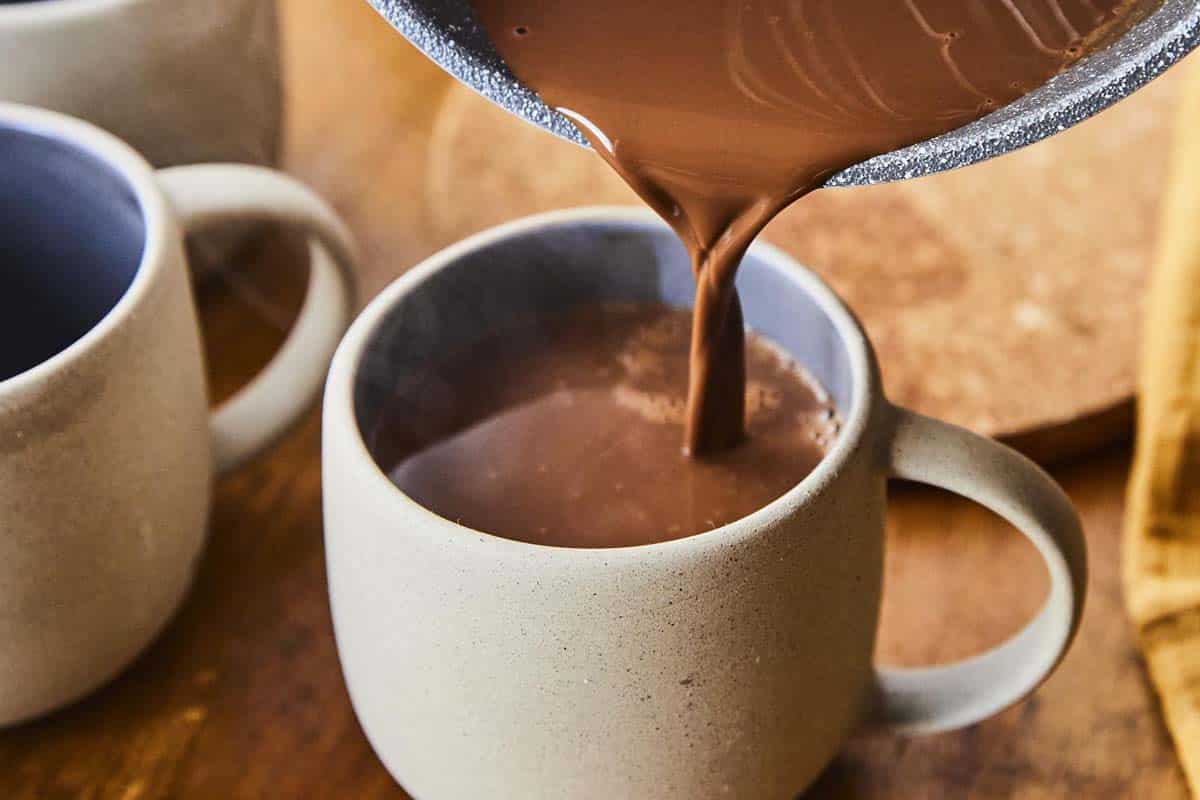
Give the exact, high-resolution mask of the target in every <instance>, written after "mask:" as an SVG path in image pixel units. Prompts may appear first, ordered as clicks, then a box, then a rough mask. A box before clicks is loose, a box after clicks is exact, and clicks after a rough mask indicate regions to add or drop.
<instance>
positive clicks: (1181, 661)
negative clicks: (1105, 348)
mask: <svg viewBox="0 0 1200 800" xmlns="http://www.w3.org/2000/svg"><path fill="white" fill-rule="evenodd" d="M1183 77H1184V80H1186V81H1187V84H1186V87H1185V89H1184V90H1183V92H1184V93H1185V94H1184V96H1186V97H1188V98H1190V99H1191V100H1192V101H1189V102H1186V103H1180V109H1181V113H1180V114H1179V120H1178V121H1179V125H1178V130H1177V133H1176V139H1175V142H1176V144H1175V148H1174V153H1173V160H1172V171H1171V176H1170V181H1169V184H1168V186H1167V189H1166V192H1165V199H1164V207H1163V217H1162V234H1161V240H1160V246H1159V251H1158V258H1157V263H1156V266H1155V272H1154V280H1153V282H1152V285H1151V288H1150V293H1149V302H1148V305H1147V309H1148V313H1147V315H1146V326H1145V330H1144V342H1143V349H1142V368H1141V375H1140V395H1139V407H1138V445H1137V455H1136V458H1135V461H1134V469H1133V475H1132V477H1131V479H1130V484H1129V497H1128V502H1127V504H1126V530H1125V552H1124V557H1125V563H1124V568H1125V600H1126V604H1127V605H1128V607H1129V613H1130V615H1131V616H1132V617H1133V621H1134V623H1135V624H1136V626H1137V628H1138V632H1139V634H1140V640H1141V645H1142V649H1143V651H1144V653H1145V656H1146V662H1147V664H1148V665H1149V668H1150V675H1151V678H1152V679H1153V681H1154V684H1155V687H1156V688H1157V690H1158V693H1159V696H1160V698H1161V700H1162V706H1163V712H1164V713H1165V715H1166V719H1167V725H1168V727H1169V728H1170V729H1171V733H1172V735H1173V736H1174V738H1175V746H1176V749H1177V750H1178V752H1179V756H1180V760H1181V761H1182V763H1183V768H1184V772H1185V773H1186V775H1187V778H1188V782H1189V784H1190V785H1191V787H1192V793H1193V795H1194V796H1197V795H1200V224H1198V220H1200V105H1197V104H1196V103H1195V102H1194V98H1196V97H1197V96H1198V95H1200V63H1197V64H1193V65H1190V67H1189V68H1188V69H1187V70H1186V71H1185V74H1184V76H1183Z"/></svg>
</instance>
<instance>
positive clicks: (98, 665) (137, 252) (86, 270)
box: [0, 3, 354, 724]
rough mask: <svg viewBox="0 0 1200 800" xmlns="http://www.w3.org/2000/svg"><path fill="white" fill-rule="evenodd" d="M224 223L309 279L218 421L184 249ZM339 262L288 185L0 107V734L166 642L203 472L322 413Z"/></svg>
mask: <svg viewBox="0 0 1200 800" xmlns="http://www.w3.org/2000/svg"><path fill="white" fill-rule="evenodd" d="M86 4H87V3H85V5H86ZM233 218H236V219H243V218H255V219H271V220H276V221H282V222H288V223H293V224H295V225H297V226H299V227H300V228H302V229H304V230H306V231H307V232H308V233H309V234H310V235H311V236H312V237H313V241H314V243H313V244H312V246H311V248H310V249H311V252H312V259H311V263H312V266H311V279H310V285H309V289H308V293H307V295H306V298H305V301H304V305H303V308H302V311H301V314H300V318H299V319H298V320H297V323H296V326H295V327H294V329H293V331H292V333H291V334H290V336H289V338H288V339H287V341H286V343H285V344H284V345H283V347H282V348H281V350H280V351H279V352H278V354H277V355H276V357H275V358H274V359H273V360H272V362H271V363H270V364H269V365H268V367H267V368H266V369H265V370H264V371H263V372H262V373H261V374H260V375H259V376H258V377H257V378H256V379H255V380H254V381H253V382H252V383H250V384H249V385H248V386H247V387H246V388H245V389H244V390H243V391H242V392H241V393H240V394H238V395H236V396H234V397H233V398H232V399H231V400H229V401H228V402H227V403H226V404H225V405H224V406H222V407H221V408H220V409H219V410H217V412H216V413H215V415H213V416H212V418H211V419H210V415H209V408H208V396H207V391H206V387H205V377H204V365H203V356H202V352H201V346H200V335H199V329H198V326H197V319H196V311H195V308H194V306H193V301H192V296H191V288H190V281H189V278H188V273H187V264H186V260H185V255H184V249H183V234H184V232H185V231H189V230H193V229H196V228H201V227H203V226H205V225H207V224H210V223H212V222H217V221H221V220H226V219H233ZM353 260H354V256H353V246H352V243H351V240H350V237H349V235H348V234H347V232H346V229H345V227H344V226H343V224H342V223H341V222H340V221H339V220H338V218H337V217H336V216H335V215H334V213H333V212H332V211H331V210H330V209H329V207H328V206H327V205H326V204H325V203H324V202H322V201H321V200H319V199H318V198H317V197H316V196H315V195H314V194H313V193H312V192H310V191H309V190H307V189H305V188H304V187H303V186H301V185H300V184H298V183H296V182H295V181H293V180H292V179H290V178H288V177H286V176H284V175H281V174H279V173H276V172H272V171H270V170H267V169H265V168H261V167H247V166H230V165H206V166H189V167H177V168H173V169H169V170H165V171H161V172H157V173H156V172H155V171H154V170H153V169H152V168H151V166H150V165H149V164H148V163H147V162H146V161H145V159H143V158H142V157H141V156H140V155H138V154H137V153H136V152H135V151H134V150H133V149H132V148H130V147H129V146H128V145H126V144H124V143H123V142H121V141H120V140H118V139H116V138H115V137H113V136H111V135H110V134H108V133H105V132H103V131H101V130H99V129H98V128H95V127H93V126H92V125H90V124H87V123H84V122H82V121H79V120H75V119H72V118H69V117H65V116H62V115H59V114H56V113H52V112H48V111H43V110H36V109H32V108H27V107H23V106H14V105H6V104H0V724H8V723H13V722H17V721H20V720H23V719H28V718H30V717H33V716H37V715H39V714H42V713H44V712H46V711H48V710H50V709H53V708H55V707H57V706H60V705H62V704H64V703H66V702H69V701H70V700H72V699H74V698H76V697H79V696H81V695H82V694H84V693H86V692H88V691H89V690H91V689H93V688H94V687H96V686H98V685H99V684H101V683H103V682H104V681H106V680H107V679H108V678H110V677H112V676H113V675H114V674H115V673H116V672H117V671H118V670H120V669H121V668H122V667H123V666H124V665H126V664H127V663H129V661H131V660H132V659H133V658H134V657H135V656H136V655H137V654H138V653H139V652H140V651H141V650H142V649H143V648H144V647H145V646H146V645H147V643H148V642H149V641H150V640H151V639H152V638H153V637H154V636H155V634H156V633H157V632H158V631H159V630H160V629H161V628H162V627H163V625H164V624H165V623H166V621H167V620H168V618H169V617H170V616H171V614H172V612H173V611H174V610H175V608H176V607H177V606H178V605H179V603H180V601H181V599H182V598H183V596H184V593H185V592H186V590H187V588H188V585H189V583H190V581H191V578H192V573H193V570H194V569H195V566H196V562H197V559H198V558H199V555H200V552H201V549H202V546H203V543H204V539H205V527H206V521H207V517H208V510H209V502H210V497H209V495H210V487H211V483H212V476H213V471H214V464H215V467H216V469H219V470H223V469H228V468H230V467H232V466H234V465H236V464H238V463H240V462H241V461H243V460H244V459H246V458H248V457H249V456H250V455H252V454H253V453H255V452H256V451H258V450H259V449H261V448H262V447H263V446H265V445H266V444H268V443H269V442H270V441H272V440H273V439H274V438H275V437H276V436H277V435H278V434H280V433H281V432H282V431H283V430H284V429H285V428H286V427H287V426H288V425H289V424H291V423H292V422H293V421H295V420H296V419H297V417H298V416H299V415H300V414H301V413H302V412H303V410H304V409H305V407H306V406H307V405H308V404H309V402H310V401H311V400H312V399H313V398H314V397H315V396H316V394H317V393H318V392H319V390H320V387H321V383H322V380H323V378H324V374H325V366H326V365H327V363H328V360H329V357H330V356H331V355H332V353H333V350H334V347H335V346H336V344H337V340H338V338H339V337H340V336H341V333H342V332H343V331H344V329H345V325H346V323H347V322H348V321H349V316H350V308H351V307H352V295H353V292H352V286H351V283H350V279H349V275H350V272H351V269H352V262H353ZM335 262H336V263H335Z"/></svg>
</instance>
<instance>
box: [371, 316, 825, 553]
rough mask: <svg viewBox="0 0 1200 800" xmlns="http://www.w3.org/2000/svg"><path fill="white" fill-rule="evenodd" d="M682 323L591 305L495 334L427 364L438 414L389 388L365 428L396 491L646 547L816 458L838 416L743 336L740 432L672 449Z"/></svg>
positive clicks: (769, 495) (483, 515) (555, 534)
mask: <svg viewBox="0 0 1200 800" xmlns="http://www.w3.org/2000/svg"><path fill="white" fill-rule="evenodd" d="M690 327H691V324H690V319H689V315H688V313H687V312H685V311H682V310H678V309H668V308H666V307H658V306H597V307H586V308H583V309H580V310H576V311H570V312H563V313H561V314H556V315H550V316H546V317H539V318H537V319H536V320H535V319H530V320H528V321H527V322H526V324H523V325H521V326H518V327H512V328H508V329H506V330H501V331H495V332H494V333H493V334H491V335H490V336H489V337H488V338H486V339H485V340H484V341H482V342H480V343H478V344H476V345H475V346H473V347H471V348H469V349H467V350H466V351H464V352H461V353H458V354H455V355H453V356H450V357H447V358H446V359H445V360H444V361H442V362H441V363H438V364H432V365H429V368H428V369H429V372H428V374H426V375H422V376H421V378H420V380H421V384H422V386H423V390H422V391H423V392H424V393H425V394H426V395H428V394H429V393H430V392H438V391H439V389H440V390H441V391H440V397H439V400H438V402H437V403H430V404H429V405H430V406H436V407H437V408H438V409H439V410H438V411H437V412H436V413H432V414H431V413H430V410H429V409H428V408H426V409H422V410H421V411H419V412H414V409H412V408H410V407H408V406H407V405H404V404H403V402H402V401H401V400H400V399H399V398H398V399H397V400H396V401H394V402H393V404H392V406H391V407H390V408H388V409H387V410H386V411H385V412H384V414H383V416H382V418H381V421H380V422H379V424H378V425H377V427H376V428H375V430H374V431H373V433H372V435H371V436H370V444H371V449H372V450H373V451H374V453H375V456H376V458H377V460H378V461H379V463H381V464H383V465H384V466H385V467H388V466H390V467H391V469H390V470H389V472H390V475H391V477H392V479H393V480H394V481H395V483H396V484H397V485H398V486H400V488H402V489H403V490H404V491H405V493H406V494H408V495H409V496H410V497H411V498H413V499H414V500H416V501H417V502H419V503H421V504H422V505H424V506H425V507H426V508H428V509H430V510H432V511H434V512H436V513H438V514H440V515H441V516H443V517H445V518H447V519H450V520H454V521H456V522H460V523H462V524H464V525H467V526H469V527H472V528H475V529H477V530H482V531H487V532H489V533H494V534H497V535H500V536H504V537H507V538H510V539H517V540H521V541H528V542H534V543H538V544H549V545H559V546H570V547H616V546H623V545H637V544H648V543H652V542H658V541H663V540H668V539H677V538H681V537H685V536H689V535H692V534H696V533H700V532H703V531H706V530H710V529H712V528H715V527H718V526H720V525H724V524H726V523H729V522H733V521H735V520H737V519H740V518H742V517H744V516H746V515H748V514H750V513H752V512H754V511H756V510H758V509H760V508H762V507H763V506H765V505H767V504H768V503H770V502H771V501H772V500H775V499H776V498H778V497H780V496H781V495H783V494H784V493H785V492H787V491H788V490H789V489H791V488H792V487H793V486H795V485H796V484H797V483H799V482H800V481H801V480H803V478H804V477H805V476H806V475H807V474H808V473H809V472H810V471H811V470H812V469H813V468H814V467H815V466H816V465H817V464H818V463H819V462H820V460H821V459H822V458H823V457H824V454H825V451H826V449H827V448H828V446H829V445H830V444H831V443H832V442H833V440H834V438H835V437H836V434H837V427H838V419H837V415H836V414H835V412H834V409H833V407H832V406H831V405H830V403H829V401H828V400H827V399H826V395H825V393H824V391H823V390H822V389H821V388H820V387H819V386H818V385H817V384H816V383H815V382H814V381H813V380H812V379H811V378H809V377H808V376H807V375H806V374H805V373H804V372H803V371H802V370H801V369H800V367H798V366H797V365H796V364H795V363H793V362H791V361H790V360H789V359H787V358H786V357H784V356H783V355H782V354H781V352H780V351H778V350H777V349H775V348H774V347H773V346H772V345H771V344H769V343H768V342H766V341H765V340H763V339H761V338H759V337H757V336H755V335H753V334H751V335H749V336H748V338H747V347H746V372H747V375H748V378H749V380H748V383H747V390H746V397H745V407H746V427H747V431H748V436H747V438H746V440H745V441H744V442H743V444H742V445H741V446H739V447H737V448H734V449H732V450H729V451H727V452H723V453H719V454H714V455H713V456H712V457H710V458H707V459H705V460H703V461H696V460H691V461H689V459H687V458H686V457H685V456H684V454H683V453H682V452H681V450H680V447H679V439H680V436H681V435H682V433H683V426H684V418H685V402H684V401H685V398H684V389H685V387H686V385H687V382H686V378H687V369H688V346H689V331H690Z"/></svg>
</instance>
